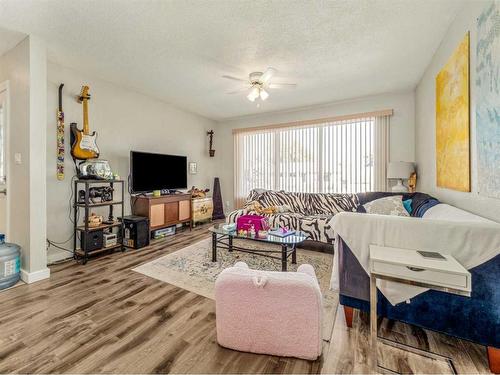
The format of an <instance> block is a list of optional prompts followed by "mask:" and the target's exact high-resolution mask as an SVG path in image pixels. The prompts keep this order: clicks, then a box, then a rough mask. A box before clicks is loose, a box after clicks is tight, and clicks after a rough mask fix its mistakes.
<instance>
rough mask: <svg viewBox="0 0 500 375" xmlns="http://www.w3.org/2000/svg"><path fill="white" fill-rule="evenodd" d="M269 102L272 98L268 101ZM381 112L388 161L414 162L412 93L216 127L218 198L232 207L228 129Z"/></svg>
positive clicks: (265, 115) (261, 117) (230, 135)
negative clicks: (387, 124) (387, 122)
mask: <svg viewBox="0 0 500 375" xmlns="http://www.w3.org/2000/svg"><path fill="white" fill-rule="evenodd" d="M269 100H272V98H269ZM382 109H393V110H394V116H393V117H392V119H391V129H390V133H391V139H390V158H391V160H393V161H414V160H415V148H414V146H415V137H414V135H415V127H414V123H415V98H414V93H413V92H398V93H390V94H380V95H374V96H369V97H364V98H359V99H355V100H346V101H341V102H336V103H331V104H327V105H321V106H314V107H308V108H302V109H298V110H292V111H283V112H275V113H264V114H262V115H258V116H245V117H240V118H236V119H231V120H227V121H221V122H219V123H218V124H217V128H216V135H215V137H214V139H215V144H214V148H215V149H216V156H217V167H218V168H217V170H216V173H217V174H218V176H219V177H220V179H221V186H222V194H223V196H222V198H223V200H224V202H229V207H228V206H227V203H226V206H225V210H226V211H227V210H228V209H231V208H232V207H233V174H234V173H233V135H232V129H237V128H245V127H252V126H260V125H270V124H278V123H284V122H291V121H300V120H312V119H318V118H324V117H332V116H340V115H349V114H355V113H362V112H370V111H376V110H382Z"/></svg>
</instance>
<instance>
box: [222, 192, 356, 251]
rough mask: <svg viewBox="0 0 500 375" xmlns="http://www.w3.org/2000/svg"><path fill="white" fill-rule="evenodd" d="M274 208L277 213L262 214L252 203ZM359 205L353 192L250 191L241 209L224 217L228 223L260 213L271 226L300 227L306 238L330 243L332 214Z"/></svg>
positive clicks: (331, 238)
mask: <svg viewBox="0 0 500 375" xmlns="http://www.w3.org/2000/svg"><path fill="white" fill-rule="evenodd" d="M256 203H257V204H258V205H260V206H262V207H271V206H272V207H276V208H278V209H279V210H280V212H277V213H273V214H262V213H261V212H258V211H255V209H254V207H255V204H256ZM358 206H359V203H358V199H357V195H356V194H328V193H289V192H284V191H274V190H261V189H260V190H259V189H254V190H252V191H251V192H250V193H249V195H248V197H247V199H246V202H245V205H244V207H243V208H241V209H237V210H235V211H233V212H231V213H230V214H229V215H228V216H227V219H226V220H227V222H228V223H235V222H236V220H237V219H238V218H239V217H240V216H243V215H250V214H254V215H257V214H262V215H264V216H266V217H268V218H269V224H270V225H271V227H273V228H274V227H278V226H280V225H281V226H286V227H289V228H291V229H294V230H300V231H302V232H304V233H306V234H307V235H308V238H309V240H312V241H317V242H324V243H332V242H333V239H334V233H333V230H332V228H331V225H330V221H331V219H332V218H333V216H334V215H335V214H337V213H339V212H342V211H350V212H355V211H356V210H357V208H358Z"/></svg>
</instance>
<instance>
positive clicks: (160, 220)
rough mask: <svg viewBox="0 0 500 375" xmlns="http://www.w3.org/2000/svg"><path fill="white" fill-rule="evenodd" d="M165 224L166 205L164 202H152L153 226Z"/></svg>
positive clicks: (151, 220) (151, 217) (151, 219)
mask: <svg viewBox="0 0 500 375" xmlns="http://www.w3.org/2000/svg"><path fill="white" fill-rule="evenodd" d="M164 224H165V205H164V204H163V203H159V204H152V205H151V208H150V226H151V228H155V227H161V226H162V225H164Z"/></svg>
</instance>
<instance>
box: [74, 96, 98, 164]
mask: <svg viewBox="0 0 500 375" xmlns="http://www.w3.org/2000/svg"><path fill="white" fill-rule="evenodd" d="M89 100H90V94H89V87H88V86H83V87H82V91H81V93H80V96H79V97H78V102H79V103H82V105H83V129H82V130H80V129H78V128H77V127H76V124H75V123H72V124H71V126H70V128H71V135H72V138H73V142H72V144H71V155H72V156H73V157H74V158H75V159H79V160H87V159H92V158H98V157H99V148H98V147H97V143H96V139H97V134H96V132H92V134H91V133H90V128H89V104H88V102H89Z"/></svg>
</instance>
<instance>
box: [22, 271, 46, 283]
mask: <svg viewBox="0 0 500 375" xmlns="http://www.w3.org/2000/svg"><path fill="white" fill-rule="evenodd" d="M49 277H50V269H48V268H44V269H41V270H39V271H35V272H28V271H26V270H23V269H22V268H21V280H22V281H24V282H25V283H26V284H32V283H36V282H37V281H40V280H44V279H48V278H49Z"/></svg>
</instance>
